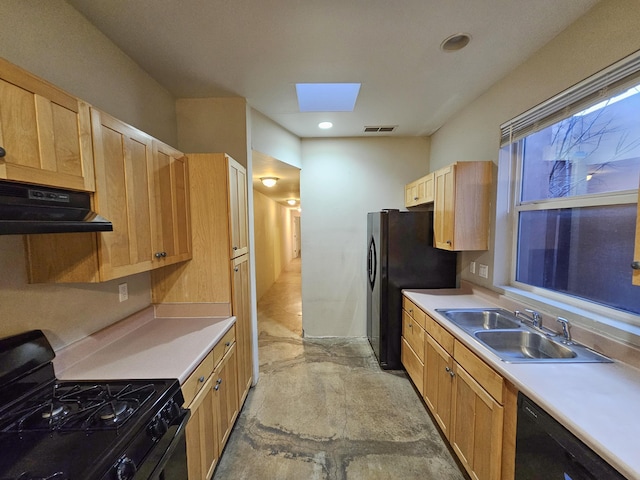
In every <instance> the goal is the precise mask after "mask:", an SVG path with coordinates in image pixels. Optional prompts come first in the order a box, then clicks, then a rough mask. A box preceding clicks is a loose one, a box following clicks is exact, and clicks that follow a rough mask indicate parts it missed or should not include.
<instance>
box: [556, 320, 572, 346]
mask: <svg viewBox="0 0 640 480" xmlns="http://www.w3.org/2000/svg"><path fill="white" fill-rule="evenodd" d="M558 323H559V324H560V325H561V326H562V336H563V337H564V339H563V340H562V343H565V344H570V343H573V342H572V341H571V332H570V331H569V328H570V327H571V324H570V323H569V320H567V319H566V318H562V317H558Z"/></svg>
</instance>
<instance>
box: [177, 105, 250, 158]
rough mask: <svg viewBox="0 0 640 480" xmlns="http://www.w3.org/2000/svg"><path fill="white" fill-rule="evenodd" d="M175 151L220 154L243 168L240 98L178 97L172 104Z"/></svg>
mask: <svg viewBox="0 0 640 480" xmlns="http://www.w3.org/2000/svg"><path fill="white" fill-rule="evenodd" d="M176 115H177V118H178V148H179V149H180V150H182V151H183V152H192V153H211V152H224V153H226V154H228V155H231V157H233V159H234V160H236V161H237V162H238V163H240V164H241V165H243V166H244V167H247V165H248V152H247V135H248V134H247V128H248V122H247V102H246V100H245V99H244V98H240V97H225V98H181V99H178V100H177V102H176Z"/></svg>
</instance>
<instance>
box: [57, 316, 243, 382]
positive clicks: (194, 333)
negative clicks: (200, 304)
mask: <svg viewBox="0 0 640 480" xmlns="http://www.w3.org/2000/svg"><path fill="white" fill-rule="evenodd" d="M235 321H236V319H235V317H228V318H219V317H207V318H155V317H154V316H153V309H152V308H149V309H145V310H143V311H142V312H139V313H137V314H135V315H132V316H131V317H128V318H127V319H124V320H122V321H120V322H118V323H116V324H114V325H111V326H110V327H108V328H107V329H105V330H101V331H100V332H97V333H95V334H93V335H90V336H89V337H86V338H84V339H82V340H80V341H78V342H76V343H74V344H72V345H69V346H68V347H66V348H64V349H62V350H60V351H58V352H56V358H55V359H54V361H53V364H54V367H55V371H56V376H57V378H59V379H61V380H110V379H139V378H149V379H150V378H177V379H178V380H179V381H180V383H181V384H182V383H183V382H184V381H185V380H186V379H187V377H188V376H189V375H190V374H191V372H193V370H194V369H195V368H196V367H197V366H198V364H199V363H200V362H201V361H202V360H203V359H204V357H205V356H206V355H207V353H209V352H210V351H211V349H212V348H213V346H214V345H215V344H216V343H217V342H218V341H219V340H220V339H221V338H222V337H223V335H224V334H225V333H226V332H227V331H228V330H229V329H230V328H231V326H232V325H233V324H234V323H235Z"/></svg>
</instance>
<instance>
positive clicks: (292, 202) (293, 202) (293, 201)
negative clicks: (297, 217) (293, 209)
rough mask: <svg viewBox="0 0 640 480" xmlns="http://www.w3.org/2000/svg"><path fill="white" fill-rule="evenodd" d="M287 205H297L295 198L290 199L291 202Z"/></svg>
mask: <svg viewBox="0 0 640 480" xmlns="http://www.w3.org/2000/svg"><path fill="white" fill-rule="evenodd" d="M287 203H288V204H289V205H295V204H296V199H295V198H290V199H289V200H287Z"/></svg>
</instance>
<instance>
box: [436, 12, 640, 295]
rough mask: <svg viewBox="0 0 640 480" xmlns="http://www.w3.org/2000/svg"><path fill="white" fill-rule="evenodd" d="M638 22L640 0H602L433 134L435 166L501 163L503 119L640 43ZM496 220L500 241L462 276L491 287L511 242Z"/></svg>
mask: <svg viewBox="0 0 640 480" xmlns="http://www.w3.org/2000/svg"><path fill="white" fill-rule="evenodd" d="M638 25H640V2H639V1H638V0H603V1H601V2H600V3H598V4H597V5H596V6H595V7H594V8H593V9H592V10H590V11H589V12H587V14H586V15H584V16H583V17H582V18H580V19H578V20H577V21H576V22H575V23H574V24H572V25H571V26H570V27H569V28H567V29H566V30H564V31H563V32H561V33H560V34H559V35H558V36H557V37H556V38H555V39H553V40H552V41H551V42H549V43H548V44H547V45H546V46H545V47H543V48H542V49H540V50H539V51H538V52H536V53H535V54H534V55H533V56H531V58H529V59H527V60H526V61H525V62H523V63H522V64H521V65H520V66H519V67H518V68H516V69H515V70H514V71H513V72H511V73H510V74H509V75H507V76H506V77H505V78H503V79H502V80H500V81H499V82H497V83H496V84H495V85H493V86H492V87H491V88H490V89H489V90H488V91H487V92H485V93H484V94H483V95H482V96H480V97H479V98H478V99H477V100H475V101H474V102H472V103H471V104H469V105H468V106H467V107H465V108H464V109H463V110H462V111H461V112H460V113H458V114H457V115H456V116H455V117H454V118H452V119H451V120H449V121H448V122H447V123H446V124H445V125H444V126H443V127H442V128H440V130H438V131H437V132H436V133H435V134H434V135H433V136H432V139H431V169H436V168H439V167H441V166H444V165H447V164H449V163H451V162H454V161H460V160H493V161H494V162H496V163H497V160H498V150H499V142H500V140H499V139H500V125H501V124H502V123H504V122H506V121H507V120H509V119H511V118H513V117H515V116H516V115H518V114H520V113H522V112H524V111H526V110H528V109H529V108H532V107H534V106H535V105H537V104H538V103H540V102H542V101H544V100H546V99H548V98H550V97H552V96H553V95H555V94H557V93H559V92H561V91H562V90H564V89H566V88H568V87H570V86H572V85H574V84H575V83H577V82H579V81H581V80H583V79H584V78H586V77H588V76H589V75H592V74H593V73H595V72H597V71H598V70H601V69H602V68H604V67H606V66H608V65H610V64H612V63H614V62H616V61H617V60H619V59H621V58H623V57H624V56H626V55H629V54H630V53H633V52H634V51H636V50H638V49H640V28H638ZM494 205H495V204H494ZM492 210H495V208H493V207H492ZM498 220H500V219H498ZM495 225H496V219H495V218H494V219H493V228H492V242H491V244H492V245H493V244H494V241H495V242H497V247H495V248H491V249H490V251H488V252H484V253H477V252H465V253H464V254H463V256H462V267H463V270H462V277H463V278H464V279H467V280H470V281H473V282H475V283H478V284H481V285H484V286H487V287H491V286H492V285H493V277H494V272H493V264H494V258H493V257H494V251H496V250H497V251H501V252H502V251H505V249H507V248H508V247H509V245H510V243H509V238H508V234H507V233H506V232H505V231H504V229H503V228H499V229H498V233H497V234H496V231H495ZM472 260H476V261H477V262H480V263H483V264H486V265H489V266H490V267H491V268H490V271H489V278H488V279H487V280H485V279H482V278H480V277H479V276H477V275H472V274H471V273H469V268H468V265H469V262H470V261H472Z"/></svg>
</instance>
